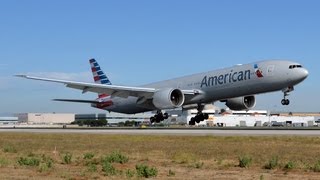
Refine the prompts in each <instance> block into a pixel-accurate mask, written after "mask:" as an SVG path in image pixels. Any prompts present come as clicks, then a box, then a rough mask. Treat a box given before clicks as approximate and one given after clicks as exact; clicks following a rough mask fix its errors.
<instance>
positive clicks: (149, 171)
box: [136, 164, 158, 178]
mask: <svg viewBox="0 0 320 180" xmlns="http://www.w3.org/2000/svg"><path fill="white" fill-rule="evenodd" d="M136 171H137V174H138V176H139V177H144V178H149V177H156V176H157V175H158V170H157V169H156V168H155V167H151V168H150V167H148V166H147V165H144V164H137V165H136Z"/></svg>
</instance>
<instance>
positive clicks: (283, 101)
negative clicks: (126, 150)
mask: <svg viewBox="0 0 320 180" xmlns="http://www.w3.org/2000/svg"><path fill="white" fill-rule="evenodd" d="M281 104H282V105H284V106H286V105H289V104H290V100H289V99H282V100H281Z"/></svg>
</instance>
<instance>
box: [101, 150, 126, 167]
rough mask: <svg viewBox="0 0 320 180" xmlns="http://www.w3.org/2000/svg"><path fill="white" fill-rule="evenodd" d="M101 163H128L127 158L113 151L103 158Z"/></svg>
mask: <svg viewBox="0 0 320 180" xmlns="http://www.w3.org/2000/svg"><path fill="white" fill-rule="evenodd" d="M103 161H107V162H109V163H120V164H124V163H127V162H128V161H129V158H128V157H127V156H125V155H123V154H121V153H120V152H118V151H114V152H112V153H111V154H110V155H109V156H107V157H105V158H104V159H103Z"/></svg>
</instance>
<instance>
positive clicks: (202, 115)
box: [189, 104, 209, 125]
mask: <svg viewBox="0 0 320 180" xmlns="http://www.w3.org/2000/svg"><path fill="white" fill-rule="evenodd" d="M203 108H204V105H203V104H198V108H197V110H198V112H197V115H196V116H195V117H193V118H191V120H190V121H189V125H191V124H193V125H194V124H195V123H200V122H201V121H204V120H206V119H209V115H208V114H207V113H202V110H203ZM191 122H192V123H191Z"/></svg>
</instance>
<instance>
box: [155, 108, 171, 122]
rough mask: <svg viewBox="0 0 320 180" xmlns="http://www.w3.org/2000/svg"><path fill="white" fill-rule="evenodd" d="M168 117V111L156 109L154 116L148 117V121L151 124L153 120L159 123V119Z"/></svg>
mask: <svg viewBox="0 0 320 180" xmlns="http://www.w3.org/2000/svg"><path fill="white" fill-rule="evenodd" d="M168 118H169V114H168V113H162V112H161V111H160V110H158V111H157V113H156V114H155V115H154V116H152V117H150V122H151V124H152V123H154V122H156V123H160V122H161V121H163V120H165V119H168Z"/></svg>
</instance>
